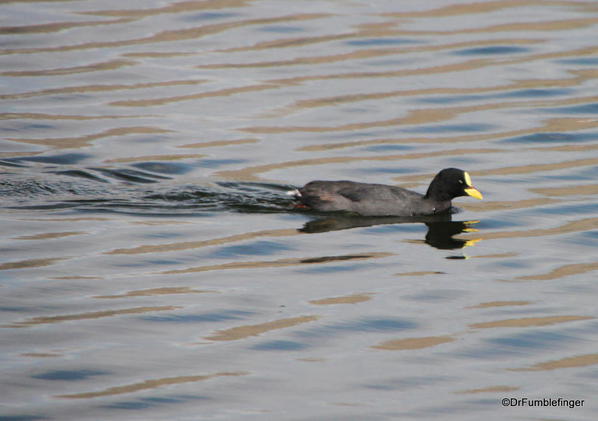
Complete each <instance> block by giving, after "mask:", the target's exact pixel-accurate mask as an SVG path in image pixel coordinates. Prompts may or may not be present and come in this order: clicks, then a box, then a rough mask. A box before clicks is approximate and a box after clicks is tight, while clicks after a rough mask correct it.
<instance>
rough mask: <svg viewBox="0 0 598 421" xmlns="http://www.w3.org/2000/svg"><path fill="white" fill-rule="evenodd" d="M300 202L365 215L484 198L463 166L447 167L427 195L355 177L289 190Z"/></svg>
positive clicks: (445, 207) (417, 211)
mask: <svg viewBox="0 0 598 421" xmlns="http://www.w3.org/2000/svg"><path fill="white" fill-rule="evenodd" d="M288 194H290V195H292V196H294V197H295V198H296V199H297V200H298V201H299V202H300V203H301V205H300V206H305V207H308V208H311V209H315V210H318V211H349V212H354V213H357V214H360V215H363V216H385V215H389V216H390V215H393V216H418V215H434V214H438V213H444V212H448V211H450V208H451V200H452V199H454V198H455V197H459V196H471V197H475V198H476V199H482V193H480V192H479V191H478V190H477V189H476V188H475V187H473V185H472V184H471V177H470V176H469V174H468V173H467V172H465V171H463V170H459V169H457V168H445V169H444V170H442V171H440V172H439V173H438V174H436V176H435V177H434V179H433V180H432V182H431V183H430V186H429V187H428V191H427V192H426V194H425V195H422V194H420V193H417V192H414V191H411V190H406V189H403V188H401V187H396V186H388V185H384V184H367V183H358V182H354V181H319V180H318V181H312V182H310V183H307V184H306V185H305V186H303V187H301V188H299V189H297V190H293V191H290V192H288Z"/></svg>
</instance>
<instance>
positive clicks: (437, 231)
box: [299, 213, 480, 250]
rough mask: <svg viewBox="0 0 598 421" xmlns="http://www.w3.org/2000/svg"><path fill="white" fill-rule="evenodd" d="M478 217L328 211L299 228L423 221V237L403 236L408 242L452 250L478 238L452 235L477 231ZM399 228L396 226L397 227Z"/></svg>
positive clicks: (310, 231) (318, 230)
mask: <svg viewBox="0 0 598 421" xmlns="http://www.w3.org/2000/svg"><path fill="white" fill-rule="evenodd" d="M478 222H480V221H453V220H452V215H451V214H449V213H444V214H439V215H429V216H419V217H408V216H385V217H371V216H370V217H364V216H351V215H342V214H341V215H339V214H336V215H331V216H328V217H326V218H320V219H315V220H312V221H309V222H307V223H306V224H305V225H304V226H303V227H302V228H300V229H299V231H301V232H304V233H307V234H317V233H323V232H329V231H337V230H345V229H353V228H364V227H374V226H383V225H387V226H389V227H390V228H389V229H390V230H393V229H394V227H392V226H393V225H394V226H396V227H400V225H399V224H414V223H423V224H425V225H426V227H427V228H428V232H427V233H426V237H425V239H424V240H406V241H407V242H409V243H427V244H429V245H430V246H432V247H434V248H437V249H444V250H452V249H460V248H463V247H468V246H473V245H475V244H476V243H477V242H478V241H480V239H479V238H476V239H471V240H462V239H460V238H453V237H454V236H455V235H457V234H460V233H462V232H477V231H478V230H477V229H476V228H473V227H472V225H474V224H477V223H478ZM399 230H400V228H399Z"/></svg>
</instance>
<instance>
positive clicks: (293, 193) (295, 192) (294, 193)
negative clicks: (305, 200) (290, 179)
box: [286, 189, 301, 197]
mask: <svg viewBox="0 0 598 421" xmlns="http://www.w3.org/2000/svg"><path fill="white" fill-rule="evenodd" d="M286 194H287V195H288V196H293V197H301V192H300V191H299V189H295V190H289V191H288V192H286Z"/></svg>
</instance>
